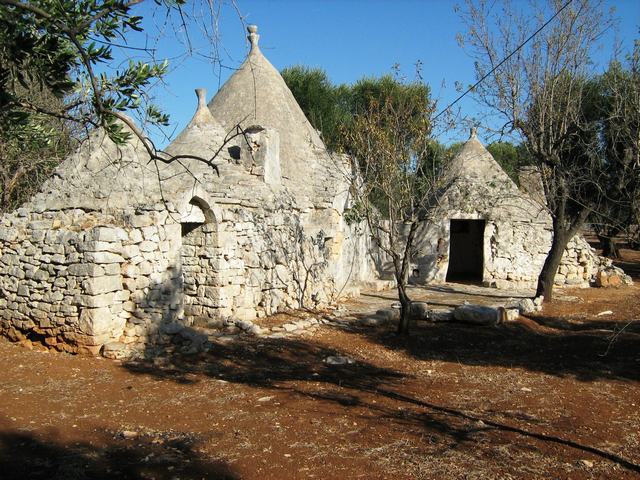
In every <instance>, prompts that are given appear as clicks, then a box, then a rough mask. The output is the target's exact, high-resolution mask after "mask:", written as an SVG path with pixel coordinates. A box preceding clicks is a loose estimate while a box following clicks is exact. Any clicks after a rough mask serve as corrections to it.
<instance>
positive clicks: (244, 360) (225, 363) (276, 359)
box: [124, 337, 405, 389]
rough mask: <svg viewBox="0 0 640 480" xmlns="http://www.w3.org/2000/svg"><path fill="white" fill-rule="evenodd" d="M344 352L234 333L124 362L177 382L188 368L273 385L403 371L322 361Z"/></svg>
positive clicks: (362, 379)
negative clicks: (201, 349) (200, 346)
mask: <svg viewBox="0 0 640 480" xmlns="http://www.w3.org/2000/svg"><path fill="white" fill-rule="evenodd" d="M340 356H343V353H342V352H340V351H338V350H336V349H332V348H326V347H323V346H321V345H318V344H315V343H313V342H309V341H305V340H302V339H296V338H258V339H256V338H252V337H239V338H238V339H237V340H235V341H233V342H230V343H216V344H214V345H213V346H212V347H211V349H210V350H209V351H208V352H206V353H201V354H197V355H182V354H180V353H174V352H165V353H161V354H159V355H158V353H157V351H156V349H155V348H151V349H150V350H149V351H148V354H146V355H144V357H143V358H142V359H140V360H135V361H129V362H125V363H124V367H125V368H126V369H128V370H129V371H131V372H134V373H139V374H149V375H153V376H155V377H159V378H167V379H169V380H173V381H177V382H180V383H190V382H192V380H191V378H192V375H193V374H204V375H207V376H209V377H212V378H216V379H219V380H225V381H229V382H234V383H242V384H245V385H250V386H253V387H267V388H269V387H274V386H276V385H277V384H279V383H281V382H286V381H296V380H300V381H307V380H312V381H315V382H323V383H329V384H335V385H344V386H353V387H354V388H359V389H363V388H365V389H371V388H374V387H377V386H378V385H381V384H393V383H395V382H396V381H398V380H400V379H402V378H405V376H404V375H402V374H400V373H398V372H396V371H394V370H391V369H386V368H380V367H377V366H375V365H373V364H369V363H365V362H356V363H353V364H345V365H340V368H336V367H335V366H333V365H330V364H328V363H326V360H327V358H329V357H340Z"/></svg>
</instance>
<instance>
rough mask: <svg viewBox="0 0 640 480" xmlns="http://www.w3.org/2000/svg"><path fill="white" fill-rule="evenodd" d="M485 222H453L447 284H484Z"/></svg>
mask: <svg viewBox="0 0 640 480" xmlns="http://www.w3.org/2000/svg"><path fill="white" fill-rule="evenodd" d="M484 227H485V221H484V220H451V225H450V230H449V231H450V237H449V268H448V269H447V282H467V283H480V282H482V274H483V271H484Z"/></svg>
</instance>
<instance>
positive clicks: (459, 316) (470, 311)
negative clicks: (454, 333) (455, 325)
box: [453, 305, 500, 325]
mask: <svg viewBox="0 0 640 480" xmlns="http://www.w3.org/2000/svg"><path fill="white" fill-rule="evenodd" d="M453 318H455V319H456V320H458V321H459V322H466V323H473V324H474V325H495V324H497V323H498V322H499V321H500V312H499V311H498V309H497V308H493V307H485V306H484V305H460V306H459V307H456V309H455V310H454V311H453Z"/></svg>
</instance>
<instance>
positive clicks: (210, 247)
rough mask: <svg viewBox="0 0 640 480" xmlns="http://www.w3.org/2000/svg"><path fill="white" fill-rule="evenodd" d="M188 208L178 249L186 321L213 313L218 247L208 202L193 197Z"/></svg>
mask: <svg viewBox="0 0 640 480" xmlns="http://www.w3.org/2000/svg"><path fill="white" fill-rule="evenodd" d="M189 208H190V210H189V217H188V218H187V219H186V220H187V221H183V222H182V225H181V227H182V248H181V252H180V254H181V255H180V257H181V270H182V293H183V305H184V316H185V318H186V319H187V321H188V323H189V322H190V321H193V320H195V318H197V317H210V316H212V315H213V314H214V313H216V309H215V308H214V305H213V301H212V299H211V297H212V296H213V291H214V290H216V288H217V268H216V265H217V264H216V262H215V256H216V251H215V249H216V248H217V247H218V242H217V233H216V231H217V228H216V219H215V216H214V215H213V212H212V211H211V209H210V208H209V205H207V203H206V202H205V201H204V200H201V199H199V198H197V197H194V198H193V199H192V200H191V201H190V202H189Z"/></svg>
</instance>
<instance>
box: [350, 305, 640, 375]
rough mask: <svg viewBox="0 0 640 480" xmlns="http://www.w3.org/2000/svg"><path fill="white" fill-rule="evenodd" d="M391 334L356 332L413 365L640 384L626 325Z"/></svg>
mask: <svg viewBox="0 0 640 480" xmlns="http://www.w3.org/2000/svg"><path fill="white" fill-rule="evenodd" d="M625 326H626V328H624V327H625ZM623 328H624V331H623V334H620V335H618V336H616V333H618V332H620V331H622V330H623ZM392 330H393V329H388V328H386V329H365V328H362V329H360V331H359V333H361V334H363V335H365V336H366V337H367V338H369V339H370V340H371V341H373V342H374V343H377V344H380V345H382V346H384V347H385V348H389V349H391V350H396V351H403V352H405V353H407V354H409V355H410V356H411V357H412V358H415V359H417V360H438V361H445V362H456V363H461V364H463V365H493V366H500V367H508V368H524V369H526V370H529V371H532V372H539V373H544V374H548V375H554V376H560V377H564V376H568V377H573V378H575V379H577V380H579V381H584V382H590V381H594V380H598V379H618V380H628V381H638V380H640V368H638V367H639V362H640V353H639V352H640V328H639V326H638V325H630V326H628V325H627V323H626V322H596V323H591V322H589V323H588V324H584V325H579V324H572V323H571V322H567V321H566V320H563V319H562V318H556V317H545V316H538V317H535V318H531V319H529V318H523V317H521V319H520V320H519V321H516V322H507V323H503V324H501V325H496V326H474V325H468V324H463V323H458V322H443V323H427V322H420V323H419V325H417V326H414V328H413V330H412V332H411V334H410V335H409V336H398V335H395V333H394V332H393V331H392Z"/></svg>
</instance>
